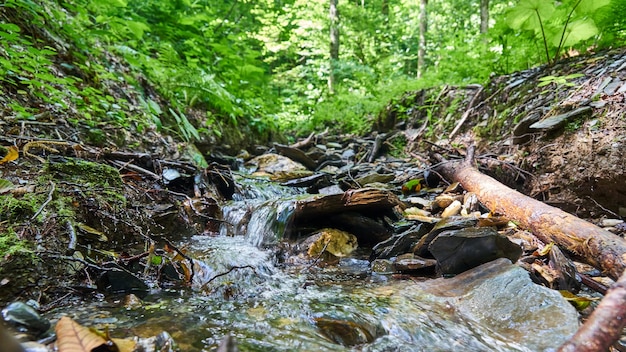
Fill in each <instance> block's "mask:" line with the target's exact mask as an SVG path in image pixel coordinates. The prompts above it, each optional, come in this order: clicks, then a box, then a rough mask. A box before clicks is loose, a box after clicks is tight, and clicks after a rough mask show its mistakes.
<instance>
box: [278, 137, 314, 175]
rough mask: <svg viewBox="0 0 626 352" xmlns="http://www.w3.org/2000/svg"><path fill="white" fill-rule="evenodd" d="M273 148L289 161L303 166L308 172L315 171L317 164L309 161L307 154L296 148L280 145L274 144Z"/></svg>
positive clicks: (311, 160)
mask: <svg viewBox="0 0 626 352" xmlns="http://www.w3.org/2000/svg"><path fill="white" fill-rule="evenodd" d="M274 148H276V151H277V152H278V153H280V154H281V155H284V156H286V157H288V158H289V159H291V160H293V161H295V162H297V163H300V164H302V165H304V166H305V167H306V168H307V169H309V170H315V168H316V167H317V163H316V162H315V160H313V159H311V158H310V157H309V156H308V155H307V154H305V153H304V152H303V151H302V150H300V149H298V148H292V147H289V146H286V145H282V144H276V143H275V144H274Z"/></svg>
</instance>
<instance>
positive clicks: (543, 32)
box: [0, 0, 626, 142]
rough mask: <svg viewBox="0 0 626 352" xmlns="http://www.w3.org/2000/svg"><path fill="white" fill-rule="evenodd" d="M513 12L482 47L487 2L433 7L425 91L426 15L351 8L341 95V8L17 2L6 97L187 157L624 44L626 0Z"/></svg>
mask: <svg viewBox="0 0 626 352" xmlns="http://www.w3.org/2000/svg"><path fill="white" fill-rule="evenodd" d="M513 3H514V2H512V1H509V0H506V1H505V0H491V1H490V16H491V26H490V29H489V32H488V34H481V33H479V2H478V1H464V0H445V1H444V0H442V1H430V2H428V6H427V11H428V23H427V24H428V31H427V33H426V48H425V49H426V57H425V65H426V69H425V71H424V72H423V76H422V78H421V79H419V80H417V79H416V78H415V77H416V72H417V53H418V49H419V47H418V43H419V30H418V29H419V25H420V23H419V16H418V14H419V2H417V1H414V0H394V1H391V0H371V1H367V2H364V1H363V2H361V1H341V2H339V16H340V36H341V37H340V42H341V46H340V57H339V60H337V61H336V62H334V63H333V73H334V76H335V77H336V85H337V86H336V89H335V90H336V94H334V95H330V94H329V92H328V89H327V77H328V76H329V74H330V70H331V68H330V65H329V59H330V58H329V50H328V40H329V39H328V31H329V16H328V1H327V0H284V1H274V0H259V1H223V0H217V1H216V0H197V1H193V2H192V1H188V0H183V1H164V0H142V1H139V0H113V1H107V0H95V1H92V0H68V1H64V2H52V1H51V0H29V1H21V0H7V1H5V2H4V4H3V5H1V6H0V13H1V14H2V15H3V19H5V20H3V21H2V23H0V39H2V40H0V80H1V81H2V83H3V86H2V87H3V91H2V93H4V94H10V95H11V96H12V97H17V98H16V99H13V100H11V101H9V102H8V103H7V104H6V111H8V113H10V114H11V115H12V116H14V117H16V118H20V119H32V118H34V116H36V115H37V114H38V113H39V111H38V109H37V106H39V105H41V104H47V105H49V106H53V107H54V109H55V110H54V111H58V112H60V113H64V114H65V113H67V112H68V111H70V112H72V113H67V119H68V120H69V121H70V122H72V123H81V124H86V125H87V126H89V127H90V128H91V130H92V132H91V138H92V139H93V141H94V142H98V141H100V142H103V138H102V137H103V136H102V135H101V133H99V129H98V125H99V123H100V122H102V121H104V122H107V123H114V124H117V125H120V126H124V127H127V128H136V129H137V130H138V131H144V130H146V129H149V128H155V129H157V130H164V131H170V132H174V133H175V134H177V135H179V136H180V138H181V139H182V140H185V141H188V142H193V141H196V140H199V139H204V137H205V135H213V136H216V137H222V136H228V135H234V134H239V135H245V134H247V133H248V132H254V133H255V134H256V135H257V136H266V137H267V136H270V135H271V134H272V133H273V132H275V131H276V130H277V129H283V130H286V131H289V132H292V131H294V132H295V134H296V135H297V134H308V133H309V132H310V131H312V130H323V129H324V128H326V127H330V128H332V129H334V130H335V131H341V132H363V131H367V130H369V129H370V126H371V120H372V118H371V117H372V116H376V115H377V114H378V110H379V109H381V108H382V107H384V106H385V105H386V104H387V102H388V101H390V100H391V99H393V98H394V97H398V96H401V95H402V93H404V91H406V90H412V89H419V88H423V87H428V86H434V85H437V84H441V83H446V84H467V83H483V82H485V81H486V79H487V78H488V77H489V76H491V75H493V74H505V73H510V72H512V71H514V70H520V69H526V68H529V67H533V66H535V65H538V64H541V63H545V62H554V61H556V60H558V59H559V57H560V53H561V52H563V51H564V48H571V49H575V50H578V51H579V52H583V51H585V50H587V49H588V48H592V47H593V48H603V47H607V46H615V45H624V43H625V40H626V29H625V28H626V22H625V21H626V4H625V2H624V1H617V0H613V1H609V0H564V1H553V0H550V1H541V0H519V1H515V3H516V4H515V5H514V4H513ZM512 5H514V6H512ZM548 81H549V82H550V83H551V82H553V83H556V84H567V83H568V78H566V79H565V82H561V78H557V77H555V78H554V79H549V78H546V80H545V82H548ZM546 84H548V83H546ZM119 87H128V88H129V89H128V90H126V89H123V90H125V91H124V92H120V91H119V90H120V89H119ZM133 87H134V88H135V90H134V91H133V90H132V89H130V88H133ZM152 87H155V88H156V90H157V93H159V95H160V97H159V98H156V97H155V95H154V91H153V88H152ZM19 98H23V99H19ZM27 102H28V103H27ZM38 104H39V105H38ZM438 123H444V122H438ZM432 125H434V124H432ZM228 129H230V130H231V131H227V130H228ZM230 132H232V133H230ZM283 134H288V135H294V134H291V133H283Z"/></svg>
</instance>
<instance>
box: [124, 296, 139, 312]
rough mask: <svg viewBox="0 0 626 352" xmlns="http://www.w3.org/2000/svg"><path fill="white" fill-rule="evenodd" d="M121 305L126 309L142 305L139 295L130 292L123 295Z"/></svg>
mask: <svg viewBox="0 0 626 352" xmlns="http://www.w3.org/2000/svg"><path fill="white" fill-rule="evenodd" d="M122 305H123V306H124V308H126V309H128V310H132V309H137V308H140V307H141V306H142V305H143V302H142V301H141V299H140V298H139V297H137V296H136V295H134V294H132V293H131V294H129V295H126V296H124V300H123V302H122Z"/></svg>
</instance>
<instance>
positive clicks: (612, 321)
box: [559, 272, 626, 352]
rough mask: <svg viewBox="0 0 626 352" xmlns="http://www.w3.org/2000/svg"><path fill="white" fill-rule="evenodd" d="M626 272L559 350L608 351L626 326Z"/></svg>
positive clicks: (577, 351)
mask: <svg viewBox="0 0 626 352" xmlns="http://www.w3.org/2000/svg"><path fill="white" fill-rule="evenodd" d="M624 302H626V272H624V273H623V274H622V276H621V277H620V278H619V280H617V282H616V283H615V284H613V286H611V288H610V289H609V291H608V292H607V294H606V296H604V298H603V299H602V301H601V302H600V304H598V306H597V307H596V309H594V311H593V313H591V315H590V316H589V318H588V319H587V321H585V324H584V325H583V326H581V327H580V328H579V329H578V331H576V333H575V334H574V336H572V337H571V338H570V339H569V340H568V341H567V342H565V343H564V344H563V345H562V346H561V347H560V348H559V352H595V351H608V350H609V347H610V346H611V345H613V344H614V343H615V341H617V340H618V339H619V337H620V335H621V334H622V329H623V328H624V326H626V304H624Z"/></svg>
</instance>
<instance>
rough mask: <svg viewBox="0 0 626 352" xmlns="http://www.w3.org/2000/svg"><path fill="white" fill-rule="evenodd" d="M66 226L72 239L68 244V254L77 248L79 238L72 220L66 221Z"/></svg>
mask: <svg viewBox="0 0 626 352" xmlns="http://www.w3.org/2000/svg"><path fill="white" fill-rule="evenodd" d="M65 228H66V229H67V233H68V235H69V236H70V241H69V243H68V244H67V249H68V254H72V253H73V252H74V250H76V243H77V242H78V239H77V238H76V230H74V225H72V222H71V221H70V220H66V221H65Z"/></svg>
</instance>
